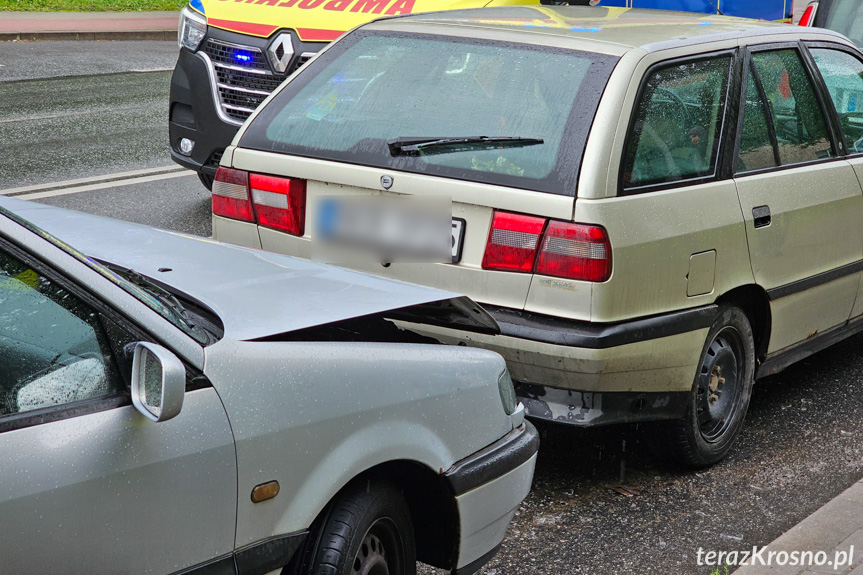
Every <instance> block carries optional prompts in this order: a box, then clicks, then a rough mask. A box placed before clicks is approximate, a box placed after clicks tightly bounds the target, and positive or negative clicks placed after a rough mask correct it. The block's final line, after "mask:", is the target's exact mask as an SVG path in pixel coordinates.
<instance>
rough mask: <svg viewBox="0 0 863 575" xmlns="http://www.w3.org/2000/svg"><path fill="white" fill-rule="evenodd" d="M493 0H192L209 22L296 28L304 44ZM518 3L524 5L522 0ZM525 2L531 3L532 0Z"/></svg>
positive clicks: (248, 30) (265, 31)
mask: <svg viewBox="0 0 863 575" xmlns="http://www.w3.org/2000/svg"><path fill="white" fill-rule="evenodd" d="M489 1H490V0H257V2H255V3H248V2H247V0H193V1H192V3H191V6H192V8H194V9H195V10H197V11H198V12H201V13H202V14H204V16H206V17H207V24H208V25H210V26H215V27H216V28H222V29H224V30H230V31H231V32H239V33H241V34H249V35H252V36H259V37H263V38H266V37H268V36H269V35H270V34H272V33H273V32H275V31H276V30H279V29H282V28H288V29H291V30H295V31H296V32H297V35H298V36H299V37H300V39H301V40H303V41H305V42H329V41H332V40H335V39H336V38H338V37H339V36H341V35H342V33H344V32H346V31H348V30H350V29H351V28H354V27H355V26H359V25H360V24H364V23H366V22H368V21H370V20H373V19H375V18H379V17H381V16H393V15H396V14H416V13H418V12H429V11H432V10H455V9H461V8H478V7H480V6H485V5H487V4H488V3H489ZM519 3H525V2H523V1H520V2H519ZM527 3H530V2H529V1H528V2H527Z"/></svg>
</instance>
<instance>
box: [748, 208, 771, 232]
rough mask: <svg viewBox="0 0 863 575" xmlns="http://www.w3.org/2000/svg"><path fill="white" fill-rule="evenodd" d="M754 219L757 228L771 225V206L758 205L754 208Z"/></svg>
mask: <svg viewBox="0 0 863 575" xmlns="http://www.w3.org/2000/svg"><path fill="white" fill-rule="evenodd" d="M752 219H753V221H754V222H755V227H756V228H765V227H767V226H769V225H770V207H769V206H758V207H757V208H752Z"/></svg>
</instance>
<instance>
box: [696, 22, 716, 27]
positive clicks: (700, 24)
mask: <svg viewBox="0 0 863 575" xmlns="http://www.w3.org/2000/svg"><path fill="white" fill-rule="evenodd" d="M711 24H713V22H700V23H699V24H698V25H699V26H710V25H711Z"/></svg>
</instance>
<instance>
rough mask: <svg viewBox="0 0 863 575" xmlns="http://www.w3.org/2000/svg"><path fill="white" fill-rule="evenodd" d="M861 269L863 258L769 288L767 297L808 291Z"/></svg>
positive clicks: (862, 269)
mask: <svg viewBox="0 0 863 575" xmlns="http://www.w3.org/2000/svg"><path fill="white" fill-rule="evenodd" d="M859 271H863V260H860V261H856V262H854V263H851V264H848V265H844V266H842V267H838V268H834V269H832V270H830V271H826V272H823V273H820V274H817V275H814V276H810V277H808V278H804V279H802V280H798V281H796V282H791V283H789V284H785V285H782V286H779V287H775V288H773V289H769V290H767V299H769V300H770V301H776V300H778V299H781V298H784V297H788V296H790V295H794V294H796V293H799V292H802V291H806V290H808V289H812V288H814V287H818V286H820V285H822V284H826V283H830V282H832V281H834V280H838V279H839V278H843V277H845V276H848V275H851V274H854V273H857V272H859Z"/></svg>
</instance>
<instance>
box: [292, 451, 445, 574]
mask: <svg viewBox="0 0 863 575" xmlns="http://www.w3.org/2000/svg"><path fill="white" fill-rule="evenodd" d="M375 481H388V482H390V483H392V484H394V485H395V486H396V487H397V488H398V489H400V490H401V492H402V495H403V496H404V498H405V500H406V501H407V504H408V508H409V509H408V510H409V512H410V516H411V522H412V524H413V528H414V538H415V541H416V557H417V560H418V561H422V562H423V563H427V564H429V565H431V566H433V567H437V568H440V569H448V570H451V569H454V568H455V566H456V563H457V561H458V550H459V538H460V531H461V530H460V522H459V513H458V507H457V505H456V500H455V497H454V495H453V493H452V489H451V488H450V486H449V483H448V482H447V481H446V479H445V478H444V476H443V475H442V473H435V472H434V471H433V470H432V469H430V468H429V467H428V466H426V465H424V464H422V463H420V462H417V461H412V460H405V459H402V460H394V461H387V462H384V463H380V464H378V465H375V466H374V467H371V468H369V469H367V470H365V471H363V472H362V473H360V474H359V475H357V476H356V477H354V478H353V479H351V480H350V481H348V482H347V483H346V484H345V485H343V486H342V487H341V489H339V490H338V491H337V492H336V493H335V494H334V495H333V497H332V498H331V499H330V501H329V502H328V503H327V505H325V506H324V508H323V509H322V510H321V511H320V513H319V514H318V516H317V517H316V518H315V520H314V521H313V522H312V524H311V527H310V528H309V536H308V538H307V539H306V543H305V545H304V548H303V549H302V550H301V551H300V552H298V553H297V554H296V556H295V558H294V560H293V561H291V563H290V565H288V569H287V570H286V573H290V574H292V575H299V574H301V573H304V562H305V561H307V560H308V558H309V557H311V556H314V554H315V548H316V547H317V545H318V543H319V542H318V535H319V533H320V531H321V530H322V527H323V525H324V524H325V523H326V521H327V518H328V516H329V514H330V511H331V509H332V507H333V505H334V504H335V502H336V501H338V500H339V498H340V497H342V495H343V494H344V493H345V492H347V491H349V490H351V489H353V488H355V487H357V486H361V485H362V484H364V483H365V484H367V485H369V486H370V485H371V484H372V483H373V482H375Z"/></svg>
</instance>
